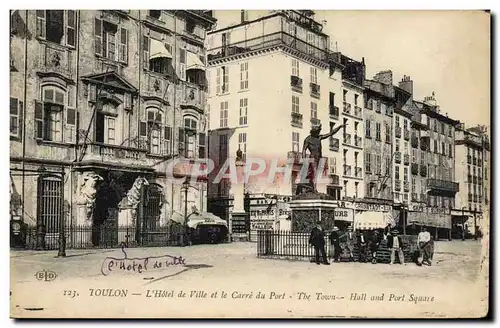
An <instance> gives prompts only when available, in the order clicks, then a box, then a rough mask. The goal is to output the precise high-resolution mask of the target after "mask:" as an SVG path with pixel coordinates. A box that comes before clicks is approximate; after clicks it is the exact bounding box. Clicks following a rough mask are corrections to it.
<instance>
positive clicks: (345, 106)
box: [343, 101, 351, 115]
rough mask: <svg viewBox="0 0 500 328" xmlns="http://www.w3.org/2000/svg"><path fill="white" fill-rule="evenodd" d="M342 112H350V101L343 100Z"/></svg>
mask: <svg viewBox="0 0 500 328" xmlns="http://www.w3.org/2000/svg"><path fill="white" fill-rule="evenodd" d="M343 112H344V113H345V114H348V115H350V114H351V104H350V103H348V102H345V101H344V109H343Z"/></svg>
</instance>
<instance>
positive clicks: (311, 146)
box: [302, 124, 347, 191]
mask: <svg viewBox="0 0 500 328" xmlns="http://www.w3.org/2000/svg"><path fill="white" fill-rule="evenodd" d="M345 126H347V125H340V126H338V127H336V128H335V129H333V130H331V131H330V133H327V134H320V133H321V124H318V125H313V126H312V127H311V131H310V134H309V136H308V137H306V139H305V140H304V145H303V146H302V158H307V154H306V150H309V158H310V159H311V160H312V162H311V163H309V168H308V171H307V177H306V178H307V182H308V183H309V186H310V187H311V188H312V189H313V190H314V191H316V184H315V181H316V175H317V171H318V166H319V161H320V159H321V157H322V156H323V153H322V149H321V141H322V140H324V139H326V138H330V137H331V136H333V135H334V134H336V133H337V132H338V131H339V130H340V129H342V128H343V127H345Z"/></svg>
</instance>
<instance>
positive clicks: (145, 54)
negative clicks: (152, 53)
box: [142, 35, 149, 69]
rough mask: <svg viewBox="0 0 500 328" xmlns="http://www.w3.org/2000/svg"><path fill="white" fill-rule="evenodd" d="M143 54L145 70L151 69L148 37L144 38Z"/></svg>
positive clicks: (144, 36)
mask: <svg viewBox="0 0 500 328" xmlns="http://www.w3.org/2000/svg"><path fill="white" fill-rule="evenodd" d="M142 53H143V59H142V60H143V65H144V68H145V69H149V37H148V36H147V35H143V36H142Z"/></svg>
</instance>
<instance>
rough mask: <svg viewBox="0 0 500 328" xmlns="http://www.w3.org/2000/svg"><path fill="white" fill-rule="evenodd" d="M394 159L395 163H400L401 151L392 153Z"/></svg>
mask: <svg viewBox="0 0 500 328" xmlns="http://www.w3.org/2000/svg"><path fill="white" fill-rule="evenodd" d="M394 161H395V162H396V163H401V152H400V151H397V152H395V153H394Z"/></svg>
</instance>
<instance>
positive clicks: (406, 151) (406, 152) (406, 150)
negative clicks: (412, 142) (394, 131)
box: [404, 141, 410, 155]
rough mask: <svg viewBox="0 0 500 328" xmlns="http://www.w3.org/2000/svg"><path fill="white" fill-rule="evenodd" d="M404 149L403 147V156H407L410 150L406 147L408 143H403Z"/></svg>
mask: <svg viewBox="0 0 500 328" xmlns="http://www.w3.org/2000/svg"><path fill="white" fill-rule="evenodd" d="M404 147H405V149H404V151H405V155H408V154H409V153H408V150H409V149H410V148H409V147H408V142H406V141H405V143H404Z"/></svg>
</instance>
